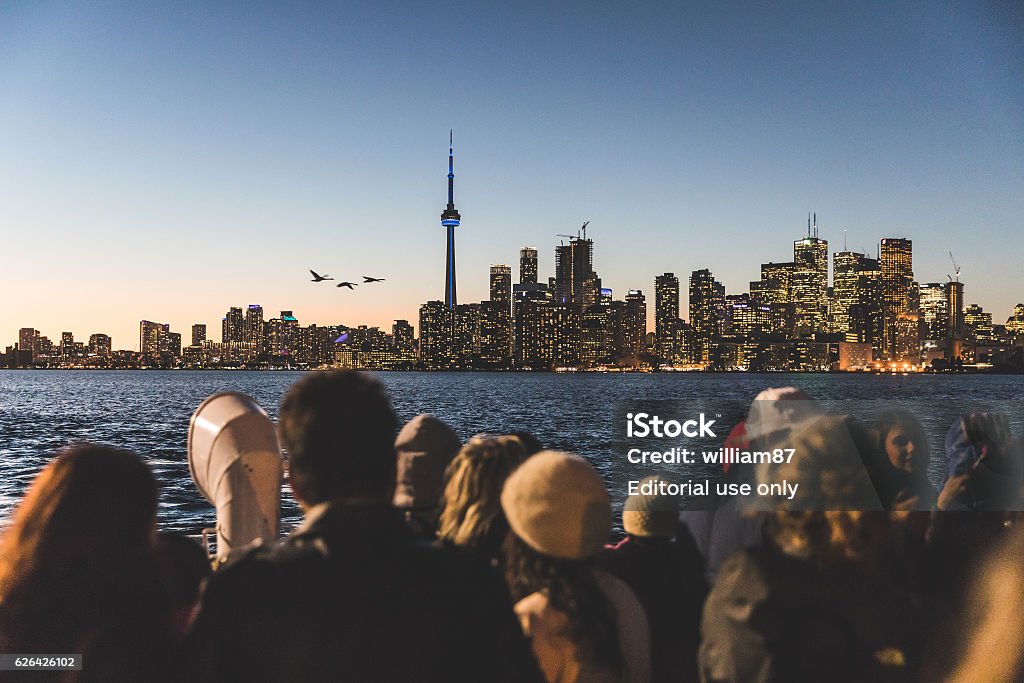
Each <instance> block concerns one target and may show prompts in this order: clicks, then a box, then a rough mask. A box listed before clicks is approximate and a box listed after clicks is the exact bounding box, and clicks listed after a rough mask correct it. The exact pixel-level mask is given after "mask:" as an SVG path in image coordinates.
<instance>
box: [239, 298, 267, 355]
mask: <svg viewBox="0 0 1024 683" xmlns="http://www.w3.org/2000/svg"><path fill="white" fill-rule="evenodd" d="M242 341H243V342H245V343H246V344H248V345H249V346H250V348H252V351H253V353H254V354H256V355H259V354H261V353H263V349H264V346H265V331H264V329H263V307H262V306H260V305H259V304H249V308H248V309H246V311H245V327H244V328H243V334H242Z"/></svg>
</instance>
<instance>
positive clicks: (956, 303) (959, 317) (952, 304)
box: [946, 280, 964, 358]
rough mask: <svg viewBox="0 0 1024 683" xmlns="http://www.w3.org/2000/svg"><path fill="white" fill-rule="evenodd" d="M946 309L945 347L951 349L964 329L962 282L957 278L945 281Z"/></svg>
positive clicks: (961, 335)
mask: <svg viewBox="0 0 1024 683" xmlns="http://www.w3.org/2000/svg"><path fill="white" fill-rule="evenodd" d="M946 309H947V310H948V311H949V317H948V318H947V319H946V341H947V345H946V348H947V351H952V350H953V346H954V344H955V342H956V341H957V340H959V339H962V338H963V329H964V283H962V282H960V281H959V280H953V281H951V282H947V283H946ZM953 355H959V354H958V353H956V354H953ZM946 357H947V358H949V357H950V356H949V355H947V356H946Z"/></svg>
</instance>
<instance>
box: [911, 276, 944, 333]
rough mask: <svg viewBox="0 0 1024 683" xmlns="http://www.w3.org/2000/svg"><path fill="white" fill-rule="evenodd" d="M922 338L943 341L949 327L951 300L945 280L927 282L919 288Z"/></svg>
mask: <svg viewBox="0 0 1024 683" xmlns="http://www.w3.org/2000/svg"><path fill="white" fill-rule="evenodd" d="M918 291H919V294H918V312H919V313H920V316H921V337H922V339H927V340H933V341H943V340H945V338H946V329H947V328H948V327H949V301H948V300H947V295H946V284H945V283H944V282H925V283H922V284H921V285H920V287H919V288H918Z"/></svg>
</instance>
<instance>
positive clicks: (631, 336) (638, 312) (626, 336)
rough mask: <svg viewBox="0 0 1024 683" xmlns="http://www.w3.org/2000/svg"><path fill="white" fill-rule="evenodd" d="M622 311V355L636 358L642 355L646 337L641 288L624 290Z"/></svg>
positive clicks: (645, 317)
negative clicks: (624, 296)
mask: <svg viewBox="0 0 1024 683" xmlns="http://www.w3.org/2000/svg"><path fill="white" fill-rule="evenodd" d="M623 304H624V306H623V311H622V355H623V356H624V357H626V358H632V359H634V361H635V359H637V358H639V357H640V356H642V355H644V351H645V346H646V339H647V301H646V299H645V298H644V293H643V290H640V289H631V290H629V291H628V292H626V299H625V301H624V302H623Z"/></svg>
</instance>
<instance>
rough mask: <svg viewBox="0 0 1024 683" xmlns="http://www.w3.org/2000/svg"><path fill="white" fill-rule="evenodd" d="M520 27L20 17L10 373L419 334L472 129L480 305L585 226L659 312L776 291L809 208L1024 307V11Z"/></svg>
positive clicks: (864, 244) (413, 14)
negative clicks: (956, 268) (414, 328)
mask: <svg viewBox="0 0 1024 683" xmlns="http://www.w3.org/2000/svg"><path fill="white" fill-rule="evenodd" d="M701 4H702V5H703V4H704V3H701ZM491 5H492V3H452V4H448V3H430V4H427V3H413V2H408V3H405V2H375V3H343V4H339V5H338V6H332V7H325V6H322V5H320V4H318V3H249V2H246V3H200V2H195V3H170V4H169V5H168V6H163V4H158V3H127V2H124V3H121V2H88V3H66V2H9V3H3V4H0V224H2V225H3V233H2V234H3V242H2V246H0V285H2V291H3V293H4V296H3V308H2V310H3V314H2V316H0V349H2V347H3V346H6V345H9V344H13V343H14V342H15V341H16V340H17V330H18V328H20V327H35V328H36V329H38V330H40V331H41V332H42V334H44V335H47V336H49V337H50V338H51V339H59V338H60V333H61V332H62V331H73V332H74V333H75V337H76V339H78V340H82V341H85V340H87V338H88V335H89V334H90V333H93V332H104V333H108V334H110V335H111V336H112V337H113V341H114V347H115V348H119V349H120V348H128V349H132V348H137V347H138V321H139V320H141V319H148V320H155V321H160V322H168V323H170V324H171V328H172V330H175V331H179V332H181V333H182V336H183V339H185V342H186V343H188V338H189V328H190V326H191V325H192V324H193V323H197V322H201V323H206V324H207V325H208V326H209V328H210V333H209V334H210V337H211V338H213V339H216V340H219V339H220V320H221V318H222V316H223V314H224V312H225V311H226V310H227V309H228V307H230V306H246V305H248V304H251V303H259V304H261V305H262V306H263V307H264V309H265V310H266V312H267V317H268V318H269V317H273V316H275V315H277V313H278V312H279V311H280V310H282V309H291V310H293V311H294V312H295V315H296V316H297V317H298V318H299V320H300V322H301V323H302V324H308V323H314V322H315V323H318V324H335V323H344V324H348V325H357V324H370V325H380V326H382V327H385V328H388V329H390V325H391V323H392V322H393V320H394V319H396V318H405V319H408V320H410V322H412V323H413V325H418V323H417V320H416V318H417V310H418V307H419V305H420V304H421V303H422V302H424V301H426V300H428V299H439V298H440V299H443V284H444V252H445V234H444V229H443V228H442V227H441V226H440V224H439V214H440V212H441V210H442V209H443V208H444V203H445V199H446V198H445V193H446V178H445V174H446V170H447V152H448V131H449V129H454V131H455V172H456V180H455V203H456V205H457V207H458V208H459V210H460V211H461V213H462V226H461V227H460V228H459V230H458V232H457V264H458V292H459V300H460V302H463V303H465V302H472V301H479V300H480V299H481V298H485V297H486V296H487V274H488V267H489V266H490V265H491V264H492V263H506V264H509V265H512V266H513V273H514V278H517V277H518V250H519V247H520V246H522V245H524V244H531V245H535V246H536V247H538V249H539V250H540V274H541V277H542V278H546V277H547V276H549V275H551V274H553V270H554V245H555V244H556V243H557V241H558V239H559V238H557V237H556V236H555V235H556V233H574V232H575V231H576V229H577V228H578V227H579V226H580V225H581V224H582V223H583V221H585V220H589V221H591V223H590V226H589V228H588V236H590V237H592V238H593V239H594V241H595V246H594V260H595V264H594V265H595V268H596V269H597V271H598V272H599V273H600V275H601V276H602V278H603V280H604V285H605V286H606V287H611V288H612V289H613V290H614V291H615V295H616V297H617V298H621V297H622V296H623V295H624V294H625V292H626V290H628V289H642V290H644V292H645V293H646V294H647V296H648V309H649V310H650V311H651V313H652V315H653V309H654V304H653V288H654V278H655V276H656V275H658V274H661V273H663V272H665V271H672V272H675V273H676V274H677V275H679V276H680V279H681V280H682V281H683V282H684V283H685V281H686V278H687V277H688V276H689V273H690V271H692V270H696V269H700V268H710V269H711V270H712V272H713V273H714V274H715V275H716V277H718V278H719V279H720V280H722V281H723V282H724V283H725V285H726V289H727V292H728V293H738V292H743V291H747V288H748V283H749V281H750V280H754V279H757V277H758V274H759V264H760V263H762V262H764V261H786V260H790V259H791V258H792V242H793V240H794V239H797V238H799V237H801V236H802V235H803V234H804V231H805V229H806V215H807V212H809V211H816V212H817V216H818V225H819V232H820V234H821V236H822V237H824V238H826V239H828V240H829V250H830V251H837V250H840V249H842V246H843V239H844V231H845V234H846V239H847V244H848V247H849V248H850V249H854V250H862V249H866V250H868V251H870V252H872V253H873V252H874V250H875V248H876V245H877V243H878V240H879V239H881V238H883V237H909V238H911V239H913V240H914V271H915V276H916V278H917V279H918V280H919V281H921V282H937V281H944V280H945V279H946V276H947V274H952V272H953V266H952V264H951V263H950V258H949V254H948V252H949V251H952V252H953V255H954V256H955V258H956V261H957V263H958V264H959V265H960V267H961V268H962V271H961V276H960V277H961V280H963V281H964V282H965V283H966V285H965V299H966V303H979V304H981V305H982V306H984V308H985V309H986V310H988V311H990V312H992V314H993V318H994V320H995V322H997V323H1002V322H1004V321H1005V320H1006V317H1007V316H1008V315H1009V314H1010V312H1011V309H1012V307H1013V305H1014V304H1015V303H1017V302H1020V301H1024V275H1022V263H1021V260H1022V254H1024V5H1021V3H1019V2H1005V3H997V2H984V1H979V2H964V3H959V2H936V3H927V4H922V3H862V2H850V3H816V2H807V3H804V4H801V3H785V8H782V7H779V6H777V5H774V4H773V5H771V6H764V7H759V8H758V7H751V6H750V4H749V3H739V2H737V3H732V2H724V3H712V4H708V5H707V6H697V5H695V6H694V7H693V8H687V7H685V6H682V5H683V3H677V2H672V3H664V4H658V3H643V4H641V5H639V6H633V5H632V4H631V3H621V2H607V3H605V2H580V3H561V2H560V3H536V4H533V5H530V4H529V3H507V4H505V5H504V8H498V7H492V6H491ZM309 268H313V269H315V270H317V271H318V272H321V273H329V274H331V275H332V276H335V277H339V278H344V279H350V280H353V281H361V279H362V278H361V276H362V275H374V276H378V277H385V278H387V281H386V282H384V283H379V284H375V285H370V286H360V287H357V288H356V289H355V291H348V290H345V289H337V288H336V287H333V286H331V283H324V284H319V285H314V284H313V283H311V282H309V276H308V272H307V269H309ZM684 289H685V285H684ZM683 305H684V313H683V316H684V317H687V314H686V313H685V305H686V297H685V292H684V295H683Z"/></svg>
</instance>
